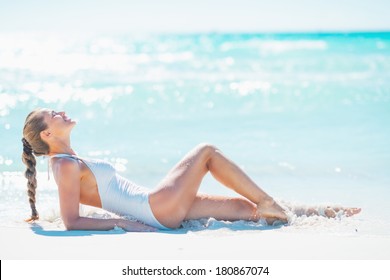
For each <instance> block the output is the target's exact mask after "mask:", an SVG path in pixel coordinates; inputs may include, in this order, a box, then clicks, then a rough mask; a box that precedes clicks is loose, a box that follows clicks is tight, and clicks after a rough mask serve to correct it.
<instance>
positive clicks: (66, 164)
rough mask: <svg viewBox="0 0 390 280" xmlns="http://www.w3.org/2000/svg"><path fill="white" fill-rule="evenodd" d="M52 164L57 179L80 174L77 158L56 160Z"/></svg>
mask: <svg viewBox="0 0 390 280" xmlns="http://www.w3.org/2000/svg"><path fill="white" fill-rule="evenodd" d="M51 164H52V169H53V174H54V176H55V177H58V176H60V175H66V176H69V175H76V174H78V173H79V172H80V166H79V163H78V160H77V159H75V158H71V157H66V158H54V159H52V161H51Z"/></svg>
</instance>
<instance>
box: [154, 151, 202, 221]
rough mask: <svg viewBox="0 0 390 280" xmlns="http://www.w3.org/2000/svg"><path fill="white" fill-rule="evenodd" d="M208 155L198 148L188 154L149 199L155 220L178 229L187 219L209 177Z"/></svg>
mask: <svg viewBox="0 0 390 280" xmlns="http://www.w3.org/2000/svg"><path fill="white" fill-rule="evenodd" d="M207 159H208V157H207V152H206V151H205V149H203V148H201V147H197V148H195V149H194V150H192V151H191V152H190V153H188V154H187V155H186V156H185V157H184V158H183V159H182V160H181V161H180V162H179V163H178V164H177V165H176V166H175V167H174V168H173V169H172V170H171V171H170V172H169V173H168V174H167V176H166V177H165V178H164V179H163V180H162V181H161V182H160V183H159V184H158V186H157V188H156V189H155V190H154V191H152V192H151V194H150V196H149V202H150V206H151V208H152V211H153V214H154V215H155V217H156V218H157V219H158V220H159V221H160V222H161V223H162V224H163V225H166V226H168V227H176V226H179V225H180V223H181V222H182V221H183V219H184V218H185V217H186V215H187V212H188V211H189V209H190V207H191V205H192V204H193V202H194V199H195V197H196V195H197V192H198V189H199V186H200V183H201V182H202V179H203V177H204V175H205V174H206V173H207V171H208V169H207Z"/></svg>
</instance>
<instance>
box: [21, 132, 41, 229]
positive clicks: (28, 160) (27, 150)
mask: <svg viewBox="0 0 390 280" xmlns="http://www.w3.org/2000/svg"><path fill="white" fill-rule="evenodd" d="M22 142H23V154H22V160H23V163H24V164H25V165H26V167H27V168H26V171H25V172H24V176H25V177H26V178H27V194H28V200H29V203H30V207H31V217H30V218H29V219H27V220H26V221H28V222H31V221H34V220H37V219H38V218H39V216H38V211H37V209H36V206H35V202H36V198H35V194H36V189H37V178H36V176H37V171H36V169H35V166H36V164H37V162H36V160H35V156H34V155H33V150H32V148H31V146H30V144H29V143H28V142H27V140H26V139H25V138H23V139H22Z"/></svg>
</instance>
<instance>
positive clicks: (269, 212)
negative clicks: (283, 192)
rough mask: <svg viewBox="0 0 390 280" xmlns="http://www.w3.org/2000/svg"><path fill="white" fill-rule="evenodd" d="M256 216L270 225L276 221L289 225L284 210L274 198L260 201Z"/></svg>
mask: <svg viewBox="0 0 390 280" xmlns="http://www.w3.org/2000/svg"><path fill="white" fill-rule="evenodd" d="M256 214H257V216H258V217H259V218H264V219H265V220H266V221H267V223H268V224H270V225H272V224H273V223H274V222H276V221H281V222H283V223H287V215H286V213H285V212H284V209H283V208H282V207H280V205H279V204H277V203H276V202H275V201H274V200H273V199H272V198H271V199H264V200H262V201H260V202H259V203H258V204H257V210H256Z"/></svg>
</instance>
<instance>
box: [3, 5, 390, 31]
mask: <svg viewBox="0 0 390 280" xmlns="http://www.w3.org/2000/svg"><path fill="white" fill-rule="evenodd" d="M389 11H390V1H389V0H322V1H320V0H138V1H136V0H60V1H58V0H29V1H28V0H0V32H16V31H17V32H29V31H51V32H75V33H78V32H134V33H143V32H149V33H187V32H302V31H314V32H326V31H390V16H389Z"/></svg>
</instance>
